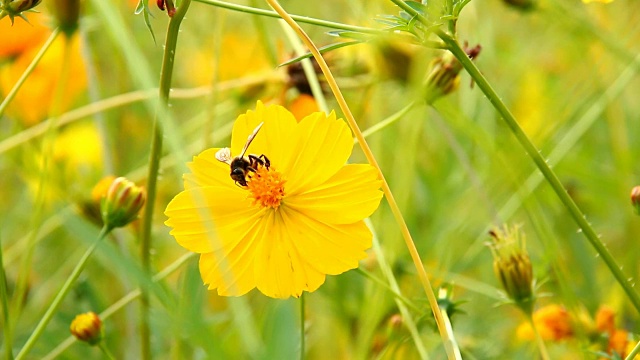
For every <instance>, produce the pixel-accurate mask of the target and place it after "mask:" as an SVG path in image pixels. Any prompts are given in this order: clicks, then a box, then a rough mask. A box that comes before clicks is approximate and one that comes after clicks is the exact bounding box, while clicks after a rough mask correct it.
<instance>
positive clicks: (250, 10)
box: [195, 0, 388, 34]
mask: <svg viewBox="0 0 640 360" xmlns="http://www.w3.org/2000/svg"><path fill="white" fill-rule="evenodd" d="M195 1H197V2H200V3H203V4H207V5H213V6H217V7H221V8H223V9H228V10H234V11H239V12H243V13H247V14H253V15H261V16H267V17H272V18H276V19H279V18H280V15H278V13H277V12H275V11H271V10H264V9H258V8H254V7H251V6H244V5H237V4H232V3H228V2H226V1H219V0H195ZM291 17H292V18H293V19H294V20H295V21H299V22H301V23H306V24H312V25H318V26H324V27H328V28H332V29H338V30H347V31H355V32H359V33H366V34H388V32H387V31H384V30H379V29H373V28H367V27H363V26H355V25H348V24H342V23H338V22H333V21H328V20H321V19H314V18H310V17H307V16H300V15H291Z"/></svg>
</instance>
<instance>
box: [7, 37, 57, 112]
mask: <svg viewBox="0 0 640 360" xmlns="http://www.w3.org/2000/svg"><path fill="white" fill-rule="evenodd" d="M58 35H60V28H56V29H55V30H53V32H52V33H51V35H49V38H48V39H47V41H46V42H45V43H44V44H43V45H42V47H41V48H40V51H38V53H37V54H36V57H35V58H33V61H31V64H29V66H27V69H26V70H25V71H24V72H23V73H22V76H20V79H18V82H16V84H15V85H13V88H12V89H11V91H9V94H7V97H6V98H4V100H2V104H0V118H2V115H3V114H4V111H5V110H6V109H7V106H9V103H11V101H12V100H13V98H14V97H15V96H16V94H17V93H18V90H20V88H21V87H22V84H24V82H25V81H26V80H27V78H28V77H29V75H31V73H32V72H33V69H35V68H36V66H37V65H38V63H39V62H40V60H41V59H42V57H43V56H44V54H45V53H46V52H47V50H49V48H50V47H51V44H53V41H54V40H55V39H56V38H57V37H58Z"/></svg>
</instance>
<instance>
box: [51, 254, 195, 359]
mask: <svg viewBox="0 0 640 360" xmlns="http://www.w3.org/2000/svg"><path fill="white" fill-rule="evenodd" d="M196 255H198V254H196V253H187V254H185V255H183V256H181V257H180V258H178V259H177V260H175V261H174V262H172V263H171V264H169V265H168V266H167V267H166V268H164V270H162V271H160V272H159V273H157V274H156V275H155V276H154V277H153V279H152V281H153V282H154V283H157V282H159V281H161V280H163V279H165V278H166V277H167V276H169V275H171V274H173V273H174V272H175V271H176V270H178V269H179V268H180V267H181V266H182V265H183V264H185V263H186V262H187V261H189V260H191V259H192V258H193V257H195V256H196ZM140 295H141V292H140V289H136V290H133V291H131V292H129V293H128V294H127V295H125V296H123V297H122V298H120V300H118V301H116V302H115V303H113V304H112V305H111V306H109V307H108V308H107V309H105V310H104V311H103V312H101V313H100V315H99V316H100V319H101V320H102V321H105V320H106V319H108V318H110V317H111V316H113V314H115V313H117V312H118V311H120V310H122V309H123V308H124V307H125V306H127V305H129V304H130V303H131V302H133V301H134V300H136V299H138V298H139V297H140ZM76 341H77V339H76V338H75V337H74V336H71V335H70V336H68V337H67V338H66V339H65V340H64V341H63V342H62V343H60V345H58V346H57V347H56V348H55V349H53V350H51V352H50V353H49V354H47V355H46V356H44V357H43V358H42V359H43V360H53V359H57V358H58V357H60V355H61V354H62V353H63V352H64V351H65V350H66V349H68V348H69V346H71V345H72V344H73V343H75V342H76Z"/></svg>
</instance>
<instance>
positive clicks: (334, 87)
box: [267, 0, 453, 357]
mask: <svg viewBox="0 0 640 360" xmlns="http://www.w3.org/2000/svg"><path fill="white" fill-rule="evenodd" d="M267 3H269V5H271V7H273V9H274V10H275V11H276V12H277V13H278V14H280V16H281V17H282V18H283V19H284V20H285V21H286V22H287V23H288V24H289V26H291V27H292V28H293V30H294V31H295V32H296V33H297V34H298V36H300V39H301V40H302V41H303V42H304V43H305V45H307V47H308V48H309V51H311V53H312V54H313V57H314V58H315V59H316V61H317V62H318V65H319V66H320V68H321V69H322V73H323V74H324V76H325V78H326V81H327V83H328V84H329V87H331V91H332V92H333V94H334V96H335V97H336V100H337V101H338V104H339V105H340V109H341V110H342V112H343V113H344V115H345V117H346V118H347V121H348V123H349V125H350V127H351V129H352V130H353V132H354V134H355V136H356V138H357V139H358V142H359V143H360V146H361V148H362V151H363V152H364V154H365V156H366V157H367V160H368V161H369V163H370V164H371V165H372V166H374V167H375V168H376V169H377V170H378V176H379V178H380V179H381V180H382V191H383V192H384V194H385V197H386V198H387V202H388V203H389V207H390V208H391V212H392V213H393V216H394V218H395V220H396V222H397V223H398V225H399V226H400V231H401V232H402V237H403V238H404V240H405V242H406V245H407V248H408V249H409V253H410V254H411V258H412V260H413V263H414V265H415V267H416V269H417V271H418V275H419V277H420V281H421V283H422V286H423V288H424V291H425V293H426V295H427V299H428V300H429V305H430V306H431V310H432V312H433V315H434V317H435V319H436V324H437V325H438V330H439V331H440V335H441V336H442V339H443V340H444V341H445V349H446V351H447V354H448V355H449V356H450V357H452V356H453V349H452V348H451V346H450V344H449V343H448V342H447V341H446V340H447V334H446V330H445V328H444V321H443V319H442V314H441V313H440V308H439V306H438V301H437V299H436V296H435V294H434V293H433V289H432V288H431V282H430V281H429V277H428V276H427V272H426V271H425V269H424V266H423V265H422V260H421V259H420V255H419V254H418V250H417V249H416V246H415V243H414V242H413V239H412V237H411V233H410V232H409V228H408V227H407V224H406V222H405V221H404V217H403V216H402V212H401V211H400V208H399V207H398V204H397V203H396V201H395V199H394V197H393V194H392V193H391V188H390V187H389V184H388V183H387V181H386V179H385V177H384V174H383V173H382V170H381V169H380V166H379V165H378V162H377V160H376V158H375V156H374V155H373V152H372V151H371V148H370V147H369V144H368V143H367V141H366V140H365V138H364V136H363V135H362V132H361V131H360V128H359V127H358V124H357V122H356V120H355V118H354V116H353V114H352V113H351V110H350V109H349V106H348V105H347V102H346V100H345V98H344V96H343V95H342V92H341V91H340V88H339V87H338V84H337V83H336V81H335V78H334V77H333V75H332V74H331V70H330V69H329V67H328V66H327V63H326V61H325V60H324V58H323V57H322V55H321V54H320V51H319V50H318V48H317V47H316V46H315V44H314V43H313V41H311V39H310V38H309V36H308V35H307V34H306V33H305V32H304V30H302V28H301V27H300V26H299V25H298V24H297V23H296V22H295V20H293V19H292V18H291V16H289V14H287V12H286V11H285V10H284V9H283V8H282V7H281V6H280V4H279V3H278V1H277V0H267ZM447 345H449V346H447Z"/></svg>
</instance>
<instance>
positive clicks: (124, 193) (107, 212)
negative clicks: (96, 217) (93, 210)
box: [100, 177, 146, 228]
mask: <svg viewBox="0 0 640 360" xmlns="http://www.w3.org/2000/svg"><path fill="white" fill-rule="evenodd" d="M145 200H146V195H145V192H144V189H143V188H142V187H139V186H136V184H134V183H133V182H131V181H129V180H127V179H125V178H123V177H119V178H116V179H115V180H113V182H112V183H111V186H110V187H109V190H107V194H106V195H105V197H104V198H102V204H101V207H100V209H101V212H102V221H103V222H104V224H105V225H106V226H108V227H110V228H116V227H123V226H125V225H127V224H128V223H130V222H132V221H133V220H135V219H136V218H137V217H138V212H139V211H140V209H141V208H142V206H143V205H144V202H145Z"/></svg>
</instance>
